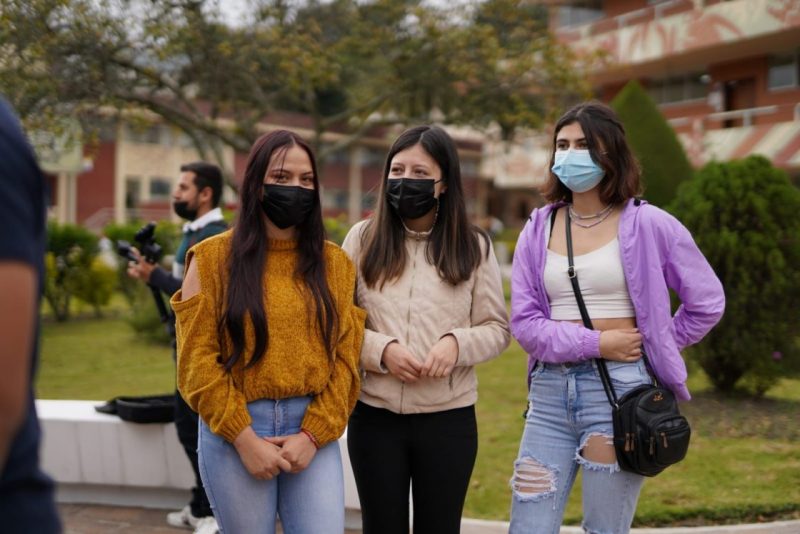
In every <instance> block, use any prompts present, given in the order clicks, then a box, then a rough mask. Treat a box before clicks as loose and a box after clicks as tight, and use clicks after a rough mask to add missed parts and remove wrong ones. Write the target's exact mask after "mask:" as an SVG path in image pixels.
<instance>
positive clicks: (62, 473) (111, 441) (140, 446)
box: [36, 400, 361, 515]
mask: <svg viewBox="0 0 800 534" xmlns="http://www.w3.org/2000/svg"><path fill="white" fill-rule="evenodd" d="M103 402H104V401H75V400H37V401H36V410H37V412H38V414H39V420H40V422H41V425H42V433H43V441H42V450H41V461H42V467H43V468H44V470H45V471H47V473H49V474H50V475H51V476H52V477H53V478H55V480H56V481H57V482H58V491H57V494H56V497H57V499H58V501H59V502H65V503H98V504H108V505H118V506H141V507H148V508H150V507H152V508H164V509H176V508H181V507H183V506H184V505H185V504H186V502H187V501H188V500H189V489H190V488H191V487H192V485H193V484H194V475H193V473H192V468H191V466H190V465H189V460H188V459H187V458H186V454H185V453H184V451H183V448H182V447H181V445H180V443H179V441H178V436H177V434H176V432H175V426H174V425H173V424H172V423H167V424H162V423H149V424H136V423H128V422H126V421H123V420H121V419H120V418H119V417H117V416H114V415H108V414H102V413H98V412H96V411H95V409H94V407H95V406H97V405H100V404H103ZM339 447H340V449H341V453H342V467H343V470H344V481H345V507H346V508H347V509H350V510H356V511H358V510H360V509H361V505H360V503H359V501H358V493H357V491H356V485H355V480H354V478H353V471H352V469H351V467H350V458H349V456H348V454H347V439H346V435H345V436H342V437H341V438H340V439H339ZM350 515H352V514H350Z"/></svg>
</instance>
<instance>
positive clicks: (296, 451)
mask: <svg viewBox="0 0 800 534" xmlns="http://www.w3.org/2000/svg"><path fill="white" fill-rule="evenodd" d="M233 446H234V447H235V448H236V452H238V453H239V458H240V459H241V460H242V464H244V467H245V469H247V472H248V473H250V474H251V475H253V477H255V478H257V479H259V480H271V479H272V478H274V477H276V476H278V475H279V474H280V473H281V471H283V472H286V473H299V472H300V471H302V470H303V469H305V468H306V467H308V465H309V464H310V463H311V460H313V459H314V455H315V454H316V453H317V447H316V445H314V443H313V442H312V441H311V439H310V438H309V437H308V436H307V435H306V434H304V433H302V432H298V433H297V434H290V435H288V436H276V437H269V438H262V437H259V436H258V435H257V434H256V433H255V431H254V430H253V428H252V427H247V428H246V429H244V430H243V431H242V432H241V433H240V434H239V435H238V436H237V437H236V439H235V440H234V441H233Z"/></svg>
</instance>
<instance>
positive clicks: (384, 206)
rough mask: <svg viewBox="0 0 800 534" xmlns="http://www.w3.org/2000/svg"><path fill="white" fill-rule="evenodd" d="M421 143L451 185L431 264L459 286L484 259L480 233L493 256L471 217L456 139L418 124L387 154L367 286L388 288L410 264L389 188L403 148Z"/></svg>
mask: <svg viewBox="0 0 800 534" xmlns="http://www.w3.org/2000/svg"><path fill="white" fill-rule="evenodd" d="M417 144H418V145H420V146H422V148H423V149H424V150H425V152H427V153H428V154H429V155H430V156H431V157H432V158H433V159H434V160H435V161H436V163H437V164H438V165H439V168H440V169H441V171H442V180H443V181H444V184H445V185H446V186H447V190H446V191H445V192H444V193H442V194H440V195H439V212H438V215H437V217H436V220H435V222H434V225H433V230H432V231H431V236H430V239H429V240H428V244H427V246H426V250H425V254H426V257H427V260H428V262H429V263H430V264H431V265H435V266H436V270H437V271H438V273H439V276H440V277H441V278H442V280H445V281H447V282H449V283H451V284H453V285H456V284H459V283H460V282H463V281H465V280H467V279H469V277H470V276H471V275H472V273H473V271H474V270H475V269H477V267H478V266H479V265H480V263H481V249H480V243H479V242H478V236H479V235H480V236H482V237H483V238H484V239H485V240H486V245H487V249H486V250H487V257H488V252H489V249H488V246H489V237H488V236H487V235H486V233H485V232H484V231H483V230H481V229H480V228H478V227H477V226H474V225H472V224H470V223H469V220H468V219H467V210H466V207H465V206H464V188H463V186H462V184H461V166H460V165H459V162H458V152H457V150H456V144H455V142H453V139H452V138H451V137H450V135H448V134H447V132H445V131H444V130H443V129H441V128H439V127H437V126H417V127H416V128H410V129H408V130H406V131H405V132H403V133H402V134H400V137H398V138H397V140H396V141H395V142H394V144H393V145H392V147H391V148H390V149H389V153H388V154H387V155H386V165H385V167H384V169H383V180H381V185H380V189H379V192H378V202H377V206H376V208H375V213H374V215H373V216H372V218H371V219H370V220H369V222H368V223H367V225H366V229H365V231H364V233H363V234H362V240H363V249H364V252H363V254H362V258H361V260H362V261H361V274H362V276H363V277H364V282H365V283H366V284H367V286H368V287H375V286H376V285H378V286H379V287H380V288H383V285H384V284H385V283H386V282H388V281H391V280H394V279H396V278H397V277H399V276H400V275H401V274H402V273H403V269H404V268H405V265H406V259H407V258H406V247H405V243H404V240H405V229H404V228H403V221H402V219H401V218H400V216H399V215H397V213H395V211H394V210H393V209H392V207H391V206H390V205H389V200H388V198H387V196H386V189H387V183H388V177H389V171H390V170H391V166H392V159H393V158H394V157H395V155H396V154H397V153H398V152H401V151H403V150H406V149H407V148H411V147H413V146H414V145H417Z"/></svg>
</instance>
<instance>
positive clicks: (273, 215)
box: [261, 184, 316, 230]
mask: <svg viewBox="0 0 800 534" xmlns="http://www.w3.org/2000/svg"><path fill="white" fill-rule="evenodd" d="M315 196H316V193H315V192H314V190H313V189H307V188H305V187H300V186H299V185H278V184H264V196H263V197H262V198H261V209H263V210H264V214H265V215H266V216H267V217H268V218H269V220H270V221H272V222H273V223H274V224H275V226H277V227H278V228H280V229H281V230H285V229H286V228H289V227H290V226H297V225H298V224H301V223H303V222H304V221H305V220H306V219H307V218H308V214H309V213H311V210H312V209H314V198H315Z"/></svg>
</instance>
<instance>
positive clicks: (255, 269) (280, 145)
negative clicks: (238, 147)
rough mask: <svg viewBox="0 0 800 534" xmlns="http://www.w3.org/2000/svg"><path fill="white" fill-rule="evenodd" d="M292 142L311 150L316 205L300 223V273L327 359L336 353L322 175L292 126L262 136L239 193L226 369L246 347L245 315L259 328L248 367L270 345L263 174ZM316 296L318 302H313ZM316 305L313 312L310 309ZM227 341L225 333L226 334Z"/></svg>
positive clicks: (224, 317)
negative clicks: (265, 306) (320, 193)
mask: <svg viewBox="0 0 800 534" xmlns="http://www.w3.org/2000/svg"><path fill="white" fill-rule="evenodd" d="M293 146H298V147H300V148H302V149H303V150H305V151H306V153H307V154H308V157H309V159H310V160H311V168H312V170H313V172H314V193H315V194H314V209H312V210H311V213H310V215H309V216H308V218H307V219H306V220H305V221H303V222H302V223H301V224H299V225H298V226H297V247H298V257H297V266H296V268H295V274H296V276H297V277H298V278H299V279H302V281H303V284H304V286H305V289H306V290H307V291H306V296H307V297H308V296H309V295H310V298H307V301H306V304H307V306H308V308H309V312H310V313H309V315H315V316H316V320H317V325H318V326H319V331H320V332H321V333H322V337H323V340H324V343H325V348H326V350H327V352H328V357H329V358H332V357H333V345H334V341H335V339H336V337H337V336H336V332H337V330H338V319H339V317H338V315H337V312H336V307H335V306H334V304H333V298H332V297H331V292H330V288H329V287H328V282H327V278H326V276H325V260H324V257H323V256H324V248H325V227H324V225H323V223H322V210H321V208H320V198H319V177H318V175H317V165H316V162H315V160H314V154H313V152H312V151H311V147H310V146H309V145H308V143H306V142H305V141H304V140H303V139H302V138H301V137H300V136H298V135H297V134H295V133H293V132H290V131H287V130H276V131H274V132H270V133H268V134H265V135H263V136H261V137H260V138H259V139H258V140H257V141H256V142H255V144H253V148H252V149H251V150H250V156H249V158H248V160H247V169H246V170H245V174H244V182H243V183H242V187H241V191H240V209H239V217H238V220H237V222H236V226H235V227H234V229H233V240H232V244H231V253H230V256H229V262H228V267H229V273H230V274H229V276H228V291H227V296H226V305H225V310H224V313H223V315H222V320H221V321H220V325H219V329H220V333H222V331H223V328H224V329H227V332H228V335H229V336H230V339H231V343H232V345H233V346H232V347H231V348H230V351H225V352H228V354H227V358H224V363H225V368H226V369H227V370H230V369H231V368H232V367H233V366H234V364H236V362H237V361H239V359H240V358H242V357H243V354H242V353H243V352H244V348H245V330H244V325H245V318H246V317H247V316H249V317H250V319H251V321H252V323H253V331H254V332H255V346H254V347H253V353H252V354H251V355H250V358H249V360H248V361H247V366H251V365H253V364H254V363H256V362H257V361H258V360H259V359H261V357H262V356H263V355H264V353H265V352H266V350H267V347H268V346H269V327H268V323H267V316H266V313H265V310H264V294H263V291H260V290H258V288H261V287H263V285H264V284H263V282H264V276H265V274H264V265H265V263H266V260H267V254H268V252H269V250H268V249H269V247H268V241H267V237H268V236H267V226H266V222H265V216H264V211H263V209H262V208H261V197H262V195H263V190H264V187H263V184H264V176H265V175H266V172H267V168H268V166H269V164H270V162H271V161H273V160H274V159H275V158H284V157H286V152H287V151H288V150H289V149H290V148H291V147H293ZM312 300H313V303H312ZM312 307H313V308H315V310H314V312H311V308H312ZM221 338H222V339H224V336H221Z"/></svg>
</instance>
